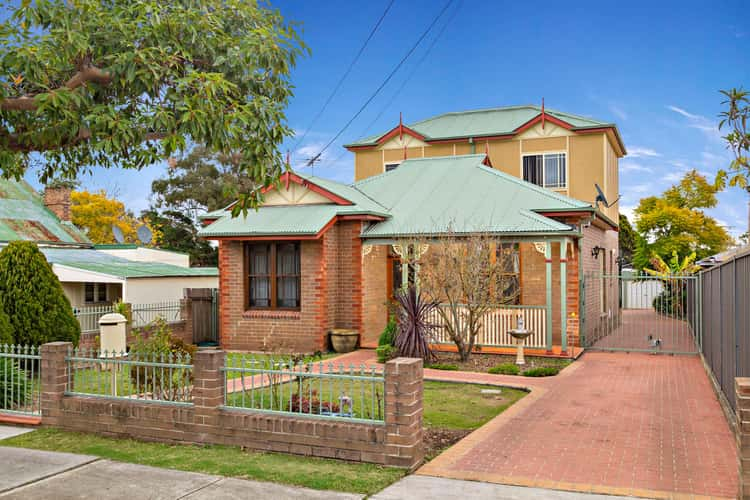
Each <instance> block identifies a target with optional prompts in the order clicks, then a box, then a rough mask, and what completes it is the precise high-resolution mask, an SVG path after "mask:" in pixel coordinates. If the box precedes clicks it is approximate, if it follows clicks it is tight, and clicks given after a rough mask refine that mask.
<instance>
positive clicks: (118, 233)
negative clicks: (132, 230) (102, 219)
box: [112, 224, 125, 244]
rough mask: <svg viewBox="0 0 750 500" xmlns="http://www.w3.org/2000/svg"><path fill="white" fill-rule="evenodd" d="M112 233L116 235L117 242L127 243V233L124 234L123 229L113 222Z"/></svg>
mask: <svg viewBox="0 0 750 500" xmlns="http://www.w3.org/2000/svg"><path fill="white" fill-rule="evenodd" d="M112 234H113V235H114V237H115V241H116V242H117V243H120V244H123V243H125V235H124V234H122V229H120V228H119V227H117V226H115V225H114V224H112Z"/></svg>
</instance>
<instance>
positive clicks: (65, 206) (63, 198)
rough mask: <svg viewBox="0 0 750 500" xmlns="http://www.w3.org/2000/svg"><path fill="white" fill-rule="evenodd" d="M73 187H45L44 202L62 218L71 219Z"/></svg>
mask: <svg viewBox="0 0 750 500" xmlns="http://www.w3.org/2000/svg"><path fill="white" fill-rule="evenodd" d="M71 191H72V189H71V188H69V187H66V186H55V187H46V188H44V204H45V205H47V208H49V209H50V210H52V212H54V214H55V215H57V217H58V218H59V219H60V220H64V221H70V193H71Z"/></svg>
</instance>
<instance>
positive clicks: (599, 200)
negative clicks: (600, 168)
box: [594, 183, 620, 208]
mask: <svg viewBox="0 0 750 500" xmlns="http://www.w3.org/2000/svg"><path fill="white" fill-rule="evenodd" d="M594 187H595V188H596V199H595V200H594V205H596V207H595V208H599V203H601V204H602V205H604V206H605V207H607V208H609V207H611V206H612V205H614V204H615V203H617V200H619V199H620V197H619V196H618V197H617V199H616V200H615V201H613V202H612V203H609V202H608V201H607V197H606V196H604V192H603V191H602V188H600V187H599V184H596V183H594Z"/></svg>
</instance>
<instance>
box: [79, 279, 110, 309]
mask: <svg viewBox="0 0 750 500" xmlns="http://www.w3.org/2000/svg"><path fill="white" fill-rule="evenodd" d="M83 301H84V302H86V303H87V304H94V303H97V302H107V284H106V283H86V284H85V285H84V289H83Z"/></svg>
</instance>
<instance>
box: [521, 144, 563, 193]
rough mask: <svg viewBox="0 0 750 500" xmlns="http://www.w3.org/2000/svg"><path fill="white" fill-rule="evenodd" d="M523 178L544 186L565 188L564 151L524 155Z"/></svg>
mask: <svg viewBox="0 0 750 500" xmlns="http://www.w3.org/2000/svg"><path fill="white" fill-rule="evenodd" d="M523 180H525V181H528V182H532V183H534V184H536V185H538V186H542V187H546V188H565V187H566V186H567V180H566V178H565V153H544V154H538V155H524V157H523Z"/></svg>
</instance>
